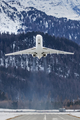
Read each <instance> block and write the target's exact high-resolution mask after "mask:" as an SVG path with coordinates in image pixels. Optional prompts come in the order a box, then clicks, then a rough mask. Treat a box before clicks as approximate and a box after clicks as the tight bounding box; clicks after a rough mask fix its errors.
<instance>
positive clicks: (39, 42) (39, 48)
mask: <svg viewBox="0 0 80 120" xmlns="http://www.w3.org/2000/svg"><path fill="white" fill-rule="evenodd" d="M22 54H31V55H32V56H33V57H38V58H39V59H40V58H41V57H46V56H47V54H72V55H73V54H74V53H72V52H66V51H60V50H56V49H51V48H47V47H43V38H42V36H41V35H39V34H38V35H36V47H32V48H29V49H26V50H22V51H18V52H13V53H9V54H5V56H9V55H22Z"/></svg>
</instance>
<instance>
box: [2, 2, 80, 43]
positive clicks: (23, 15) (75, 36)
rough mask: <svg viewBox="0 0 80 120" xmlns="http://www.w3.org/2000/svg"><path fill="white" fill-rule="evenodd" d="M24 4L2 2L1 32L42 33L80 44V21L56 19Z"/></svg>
mask: <svg viewBox="0 0 80 120" xmlns="http://www.w3.org/2000/svg"><path fill="white" fill-rule="evenodd" d="M21 4H22V2H21V3H20V2H17V1H9V2H5V1H3V0H1V1H0V32H1V33H3V32H9V33H16V34H17V33H20V32H25V33H26V32H29V31H41V32H44V33H48V34H50V35H55V36H56V37H57V36H59V37H65V38H68V39H70V40H73V41H75V42H77V43H78V44H80V32H79V31H80V21H75V20H69V19H67V18H56V17H54V16H49V15H47V14H46V13H45V12H43V11H40V10H37V9H36V8H34V7H25V6H23V5H21Z"/></svg>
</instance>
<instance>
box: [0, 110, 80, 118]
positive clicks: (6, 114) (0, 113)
mask: <svg viewBox="0 0 80 120" xmlns="http://www.w3.org/2000/svg"><path fill="white" fill-rule="evenodd" d="M24 114H26V115H30V114H70V115H72V116H77V117H80V110H75V111H74V110H66V112H59V110H28V109H17V110H14V109H12V110H10V109H0V120H7V119H8V118H13V117H16V116H20V115H24Z"/></svg>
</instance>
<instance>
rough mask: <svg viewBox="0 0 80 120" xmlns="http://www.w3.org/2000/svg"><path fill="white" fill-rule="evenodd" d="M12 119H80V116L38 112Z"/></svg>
mask: <svg viewBox="0 0 80 120" xmlns="http://www.w3.org/2000/svg"><path fill="white" fill-rule="evenodd" d="M10 120H80V118H77V117H73V116H71V115H67V114H36V115H22V116H19V117H16V118H13V119H10Z"/></svg>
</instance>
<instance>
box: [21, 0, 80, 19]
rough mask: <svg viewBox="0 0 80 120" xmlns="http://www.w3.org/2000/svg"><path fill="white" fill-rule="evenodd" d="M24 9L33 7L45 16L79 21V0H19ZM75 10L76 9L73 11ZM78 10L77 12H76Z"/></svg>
mask: <svg viewBox="0 0 80 120" xmlns="http://www.w3.org/2000/svg"><path fill="white" fill-rule="evenodd" d="M19 1H20V2H21V4H22V5H25V7H35V8H37V9H39V10H41V11H43V12H45V13H46V14H47V15H52V16H55V17H58V18H60V17H67V18H68V19H72V20H74V19H75V20H80V14H79V12H80V0H69V1H68V0H54V1H53V0H19ZM75 8H76V9H75ZM77 9H78V10H77Z"/></svg>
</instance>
